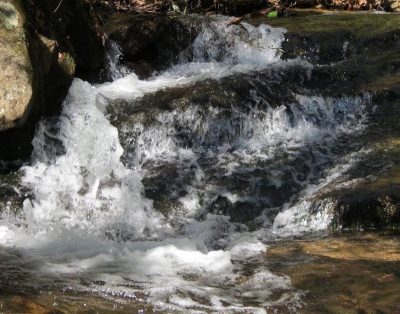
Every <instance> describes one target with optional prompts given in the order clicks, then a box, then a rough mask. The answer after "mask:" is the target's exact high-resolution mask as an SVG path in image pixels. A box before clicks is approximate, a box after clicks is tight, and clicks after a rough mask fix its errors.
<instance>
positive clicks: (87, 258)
mask: <svg viewBox="0 0 400 314" xmlns="http://www.w3.org/2000/svg"><path fill="white" fill-rule="evenodd" d="M283 40H284V30H283V29H274V28H271V27H269V26H266V25H261V26H260V27H257V28H255V27H253V26H250V25H249V24H246V23H243V24H242V25H241V26H230V27H226V20H217V21H215V22H213V23H211V24H210V25H208V26H207V27H205V28H204V30H203V31H202V32H200V34H199V36H198V37H197V39H196V40H195V41H194V43H193V47H192V49H193V59H192V60H191V61H190V62H182V63H179V64H177V65H173V66H171V67H170V68H169V69H168V70H167V71H165V72H163V73H161V74H159V75H156V76H154V77H152V78H150V79H149V80H139V79H138V77H137V76H136V75H135V74H133V73H132V74H129V75H127V76H125V77H122V78H120V76H121V72H119V73H116V70H115V69H116V66H115V61H112V62H114V63H112V64H113V66H112V67H110V68H111V69H113V70H112V71H114V73H115V75H114V76H113V79H116V80H115V81H114V82H111V83H106V84H103V85H99V86H96V87H94V86H91V85H90V84H89V83H86V82H83V81H81V80H79V79H76V80H75V81H74V82H73V84H72V86H71V88H70V91H69V94H68V96H67V98H66V99H65V102H64V106H63V111H62V113H61V115H60V117H59V118H58V119H57V121H43V122H42V123H41V124H40V125H39V127H38V130H37V133H36V136H35V139H34V141H33V145H34V153H33V157H32V162H31V165H29V166H25V167H24V168H23V169H22V172H23V176H22V179H21V184H22V185H23V186H24V187H25V188H27V189H28V190H30V191H31V194H32V197H29V198H27V199H26V200H25V201H24V204H23V209H22V210H21V211H20V212H19V213H18V214H14V213H11V212H5V213H3V215H2V220H1V221H0V244H2V245H5V246H10V247H11V246H13V247H15V248H18V249H20V250H22V251H23V252H24V253H25V254H28V255H30V256H32V258H33V259H34V260H35V261H36V263H37V265H39V266H38V268H39V272H40V274H41V275H42V277H46V278H49V280H50V281H51V280H52V279H54V278H55V279H60V278H61V279H62V280H63V281H64V282H65V286H68V287H70V288H71V289H74V290H77V291H89V292H92V293H97V294H100V295H111V296H119V297H123V298H131V299H133V300H136V301H141V300H144V301H145V302H148V303H150V304H152V305H153V306H154V307H155V308H156V309H160V310H163V311H189V310H191V311H193V312H196V313H199V312H206V311H210V310H211V311H216V312H220V311H227V312H241V313H242V312H246V313H264V312H265V311H266V309H268V308H277V307H282V308H286V309H288V310H289V311H294V310H295V309H296V308H298V307H299V306H300V305H301V295H302V292H300V291H296V290H295V289H294V288H293V287H292V286H291V283H290V279H289V278H288V277H285V276H277V275H275V274H272V273H271V272H269V271H268V269H267V268H266V267H265V266H260V265H259V263H258V264H257V262H256V261H257V260H258V259H261V258H262V254H263V253H264V252H265V251H266V245H265V244H263V241H265V240H266V239H271V238H273V237H275V236H276V233H280V232H282V233H285V231H284V230H286V231H287V230H290V231H291V232H292V231H303V230H311V229H319V228H326V227H327V225H328V223H329V219H330V217H329V213H328V212H327V208H329V204H323V203H321V204H319V206H320V207H321V208H320V210H319V211H318V214H317V215H311V213H310V207H311V205H312V204H311V203H312V201H311V198H312V195H313V194H314V193H315V192H316V191H318V190H319V189H321V188H323V187H324V186H326V185H327V184H328V183H329V182H333V181H334V180H335V178H336V177H335V175H336V176H337V175H338V173H340V172H337V171H335V169H337V168H335V167H334V166H333V160H334V159H335V158H339V157H340V156H339V157H338V155H337V154H336V151H335V143H336V142H337V140H338V139H339V138H340V137H341V136H348V135H352V134H356V133H357V132H361V131H362V130H363V127H364V125H365V123H366V117H367V110H366V105H367V104H368V103H369V102H370V98H369V97H368V95H364V96H356V97H342V98H333V97H322V96H303V95H300V94H295V95H294V97H293V99H292V101H291V102H289V103H282V104H281V105H280V106H277V107H273V106H271V105H270V104H269V103H268V102H267V101H266V100H265V99H263V98H262V97H261V96H260V95H259V90H257V88H254V89H252V90H249V91H248V93H249V94H248V97H246V99H245V101H244V102H243V103H229V105H228V106H225V107H218V106H213V104H204V105H199V104H195V103H190V101H189V105H186V106H183V107H181V108H176V109H173V110H169V111H159V112H157V113H156V114H154V115H153V116H152V117H151V119H150V118H149V119H147V120H146V122H144V121H137V120H133V121H134V122H133V123H131V122H129V119H128V120H127V122H122V123H121V124H120V125H119V126H118V129H117V128H116V127H115V126H113V125H112V124H111V123H110V120H108V118H109V117H110V114H109V113H108V110H109V109H110V106H113V100H115V99H124V100H125V101H126V100H128V101H129V102H128V104H130V105H131V106H139V104H140V101H141V98H142V97H144V96H146V95H149V94H152V93H155V92H157V91H160V90H168V88H170V89H173V88H180V87H182V86H183V87H185V86H186V87H188V88H189V87H193V88H195V86H196V85H195V84H196V83H198V82H201V81H206V80H210V79H212V80H214V82H215V84H218V80H220V79H222V78H224V77H228V76H234V75H242V74H245V73H250V72H255V71H262V70H263V69H265V68H268V67H273V66H275V67H279V66H282V64H283V61H280V58H279V54H280V50H279V48H280V44H281V43H282V41H283ZM115 57H116V58H118V56H110V58H111V59H110V60H115V59H112V58H115ZM289 63H290V62H289ZM303 68H304V71H307V69H308V68H309V65H307V64H303ZM189 94H191V93H189ZM140 114H142V115H144V116H145V117H149V116H148V115H147V114H146V112H145V111H144V112H142V113H140V112H139V113H137V115H136V116H140ZM134 116H135V115H134ZM136 116H135V117H136ZM342 160H343V163H342V164H341V167H342V172H344V171H345V170H346V169H347V168H348V167H350V165H351V162H352V160H354V158H346V156H344V157H343V158H342ZM338 164H340V162H339V163H338ZM336 167H339V166H336ZM346 167H347V168H346ZM330 168H332V170H331V172H330V170H329V169H330ZM321 169H328V170H326V171H323V170H321ZM170 174H171V175H170ZM327 174H328V176H327ZM329 174H331V175H330V176H329ZM146 180H147V181H146ZM149 180H150V181H151V180H153V181H154V182H155V183H154V184H153V187H154V186H155V188H156V193H155V194H156V196H157V197H158V198H160V197H161V198H162V197H164V196H165V198H166V201H165V202H164V203H163V206H164V207H168V213H163V214H162V213H161V211H162V210H156V209H159V208H158V207H157V206H159V203H160V201H157V200H155V199H152V198H150V197H148V189H147V188H146V185H148V181H149ZM157 180H158V181H157ZM150 185H151V184H150ZM157 188H158V190H157ZM163 191H164V192H165V193H164V192H163ZM146 195H147V197H146ZM157 202H158V203H157ZM156 203H157V204H156ZM221 204H222V205H221ZM240 206H242V207H240ZM252 207H257V208H259V209H260V210H259V211H258V212H256V213H255V214H254V215H253V216H252V217H250V218H248V217H247V218H246V217H245V218H244V219H243V220H244V221H245V222H247V221H249V220H252V219H254V222H257V221H258V222H259V221H260V220H261V224H259V226H260V228H259V229H258V230H257V231H253V232H250V231H249V228H248V226H247V225H246V224H243V221H241V220H240V219H236V218H237V217H235V213H237V211H236V212H235V211H229V210H230V208H234V209H235V210H237V208H239V209H241V210H242V211H244V212H249V211H251V208H252ZM280 211H282V212H281V213H279V212H280ZM278 213H279V214H278ZM227 215H230V217H228V216H227ZM275 217H276V219H275ZM274 219H275V222H274ZM274 233H275V234H274ZM249 265H250V266H249ZM254 265H256V266H254ZM245 270H247V271H245ZM77 278H80V279H84V280H85V282H87V283H88V284H86V285H82V284H80V281H79V280H78V279H77ZM99 282H102V283H104V284H102V285H99V284H98V283H99Z"/></svg>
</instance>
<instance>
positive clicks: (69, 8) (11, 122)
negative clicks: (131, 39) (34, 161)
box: [0, 0, 105, 171]
mask: <svg viewBox="0 0 400 314" xmlns="http://www.w3.org/2000/svg"><path fill="white" fill-rule="evenodd" d="M97 23H98V20H97V19H96V16H95V13H94V12H93V11H92V7H91V6H90V5H89V3H88V2H87V1H85V0H70V1H61V2H60V1H58V0H45V1H34V0H24V1H22V0H0V68H1V70H2V71H1V72H0V171H1V170H2V169H8V168H9V167H10V165H13V164H16V165H18V164H20V161H21V160H22V161H23V160H26V159H28V158H29V157H30V154H31V151H32V145H31V141H32V138H33V136H34V133H35V127H36V123H37V121H38V120H39V119H40V118H41V117H43V116H51V115H54V114H57V113H58V112H59V110H60V105H61V103H62V101H63V99H64V98H65V96H66V93H67V92H68V88H69V86H70V83H71V81H72V79H73V77H74V76H78V77H80V78H83V79H86V80H90V81H99V80H100V79H101V75H102V73H101V71H102V69H104V66H103V65H104V60H105V58H104V56H105V52H104V47H103V44H102V39H101V36H100V35H101V34H100V33H99V32H98V30H99V28H98V27H97ZM18 160H19V161H18ZM16 161H17V162H16Z"/></svg>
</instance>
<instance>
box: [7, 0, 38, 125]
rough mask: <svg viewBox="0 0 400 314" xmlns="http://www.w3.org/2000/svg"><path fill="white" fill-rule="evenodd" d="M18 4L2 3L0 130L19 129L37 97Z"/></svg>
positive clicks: (22, 17) (21, 14)
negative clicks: (34, 96)
mask: <svg viewBox="0 0 400 314" xmlns="http://www.w3.org/2000/svg"><path fill="white" fill-rule="evenodd" d="M24 22H25V17H24V15H23V13H22V10H21V8H20V7H19V6H18V4H17V3H16V2H14V1H13V2H11V1H1V2H0V68H1V72H0V130H4V129H8V128H10V127H13V126H16V125H17V124H18V123H21V121H23V120H24V118H25V117H26V115H27V111H28V108H29V104H30V103H31V99H32V94H33V90H32V89H33V87H32V82H33V69H32V65H31V61H30V58H29V53H28V47H27V43H26V35H25V29H24Z"/></svg>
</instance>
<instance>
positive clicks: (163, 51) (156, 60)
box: [104, 14, 196, 77]
mask: <svg viewBox="0 0 400 314" xmlns="http://www.w3.org/2000/svg"><path fill="white" fill-rule="evenodd" d="M104 32H105V33H106V34H107V36H108V38H109V39H111V40H113V41H115V42H116V43H117V44H118V45H119V46H120V47H121V50H122V53H123V56H122V57H121V59H122V60H120V61H121V63H122V64H123V65H125V66H126V67H128V68H130V69H131V70H134V71H135V70H136V71H137V70H139V71H138V75H139V76H140V77H147V76H149V75H150V74H151V73H152V72H153V71H159V70H162V69H165V68H166V67H167V66H168V65H170V64H171V63H174V62H176V61H177V60H178V58H179V56H180V53H181V52H182V51H183V50H184V49H185V48H187V47H189V45H190V44H191V43H192V41H193V40H194V38H195V36H196V33H195V31H194V29H192V28H191V27H189V26H187V25H185V24H183V23H182V22H181V21H180V20H178V19H177V18H175V17H173V16H169V15H166V14H115V15H113V16H112V17H111V18H110V19H109V20H108V21H107V23H106V25H105V26H104Z"/></svg>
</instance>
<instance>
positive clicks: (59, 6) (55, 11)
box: [53, 0, 64, 14]
mask: <svg viewBox="0 0 400 314" xmlns="http://www.w3.org/2000/svg"><path fill="white" fill-rule="evenodd" d="M63 1H64V0H61V1H60V3H59V4H58V6H57V7H56V8H55V10H54V12H53V14H54V13H56V12H57V10H58V9H59V8H60V6H61V4H62V2H63Z"/></svg>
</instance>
